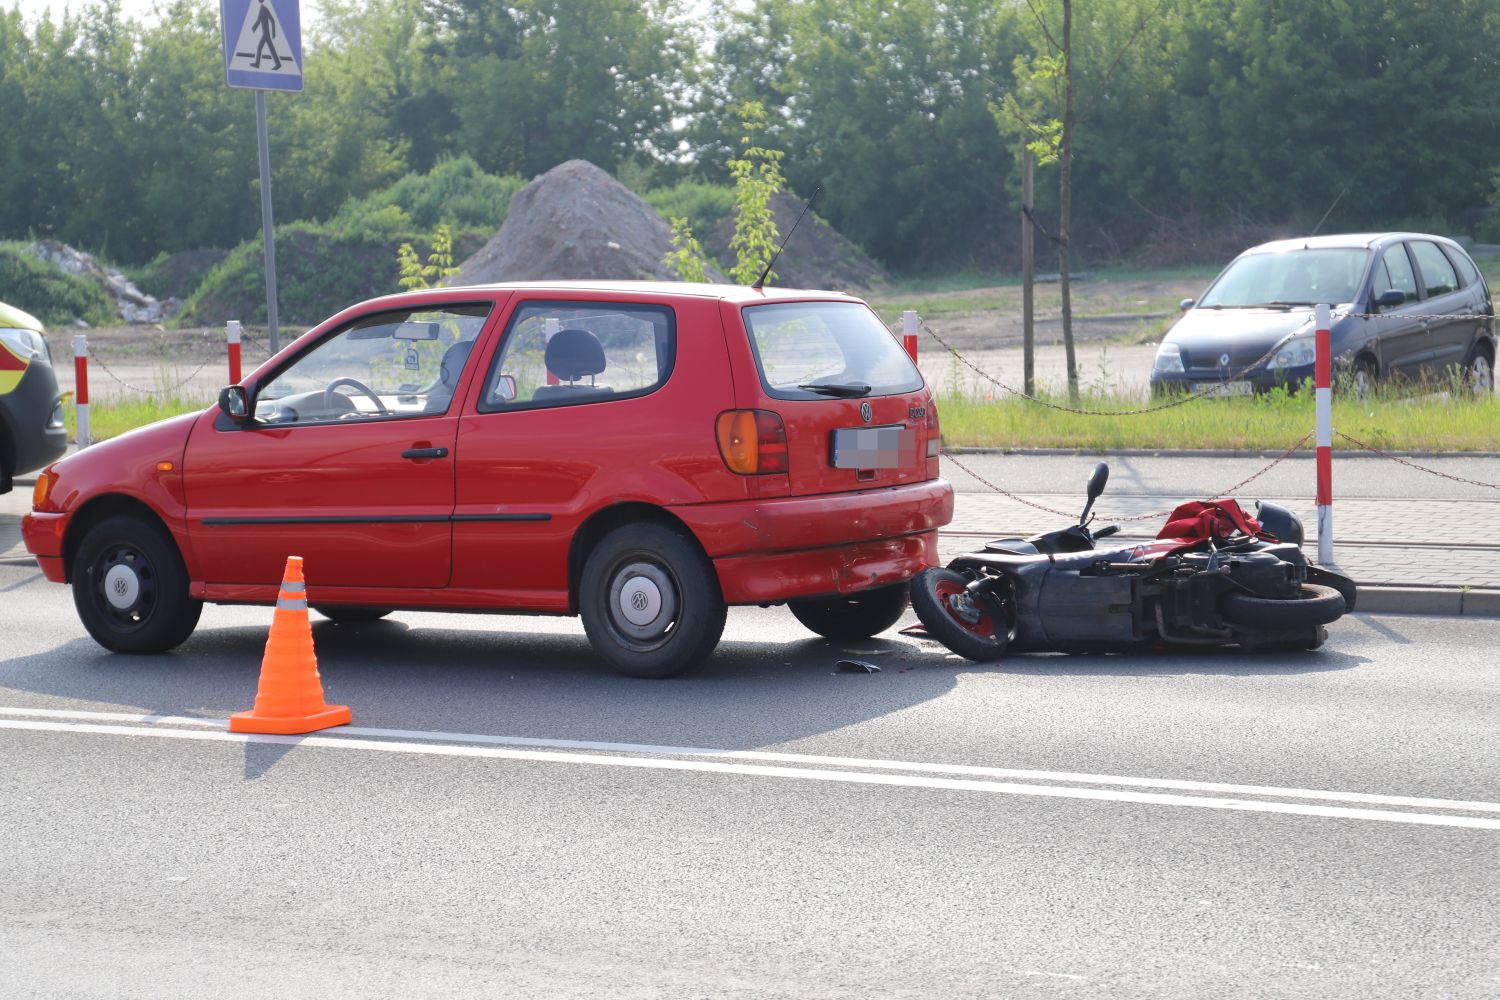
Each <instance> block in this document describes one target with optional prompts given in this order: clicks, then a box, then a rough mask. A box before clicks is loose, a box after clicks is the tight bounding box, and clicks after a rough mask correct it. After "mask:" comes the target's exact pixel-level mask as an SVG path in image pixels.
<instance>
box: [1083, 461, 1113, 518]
mask: <svg viewBox="0 0 1500 1000" xmlns="http://www.w3.org/2000/svg"><path fill="white" fill-rule="evenodd" d="M1108 483H1109V465H1108V464H1107V463H1105V462H1100V463H1098V464H1097V465H1095V466H1094V471H1093V472H1090V473H1089V486H1088V492H1089V502H1088V503H1086V504H1084V505H1083V513H1082V514H1080V515H1078V523H1079V524H1087V523H1088V520H1089V511H1091V510H1093V509H1094V501H1095V500H1098V499H1099V496H1100V494H1102V493H1103V492H1104V487H1105V486H1106V485H1107V484H1108Z"/></svg>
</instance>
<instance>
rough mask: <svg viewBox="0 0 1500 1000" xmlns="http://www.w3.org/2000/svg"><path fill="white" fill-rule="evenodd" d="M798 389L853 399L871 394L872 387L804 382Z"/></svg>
mask: <svg viewBox="0 0 1500 1000" xmlns="http://www.w3.org/2000/svg"><path fill="white" fill-rule="evenodd" d="M797 388H799V389H806V390H807V391H808V392H816V393H819V394H820V395H824V396H838V397H839V398H841V399H853V398H854V397H855V396H868V395H869V394H870V387H869V386H867V385H853V384H849V385H845V384H843V383H839V382H803V383H802V384H801V385H799V386H797Z"/></svg>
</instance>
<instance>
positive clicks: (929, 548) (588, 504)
mask: <svg viewBox="0 0 1500 1000" xmlns="http://www.w3.org/2000/svg"><path fill="white" fill-rule="evenodd" d="M938 451H939V438H938V421H937V412H936V410H935V408H934V406H933V400H932V394H931V393H930V392H929V391H928V389H927V386H926V384H925V383H924V382H923V380H922V376H921V373H920V372H918V370H917V368H916V366H915V365H914V364H912V362H911V360H910V359H909V358H908V357H907V356H906V353H905V352H904V351H903V350H902V349H901V346H900V345H899V343H898V342H897V341H896V339H895V338H894V337H893V336H892V335H891V334H890V333H889V331H887V330H886V328H885V326H884V324H882V323H881V321H880V319H879V318H878V317H876V316H875V314H874V313H873V312H872V311H871V310H870V308H869V307H868V306H866V305H865V304H864V303H863V302H861V301H859V300H858V299H854V298H850V297H847V296H844V295H840V294H837V293H830V292H806V291H793V290H789V289H765V290H757V289H751V288H744V287H730V286H715V285H698V284H671V283H644V282H642V283H635V282H614V283H604V282H565V283H534V284H524V285H522V284H509V285H493V286H484V287H468V288H447V289H440V290H431V291H422V292H411V293H406V294H402V295H393V296H388V297H385V298H380V299H374V300H371V301H369V302H365V303H362V304H360V305H358V306H354V307H353V308H350V309H347V310H345V311H344V312H341V313H339V314H338V315H337V316H334V317H333V318H332V319H329V320H328V321H326V322H324V323H323V324H321V325H319V326H317V327H315V328H314V329H312V330H311V331H309V332H308V333H307V334H306V335H304V336H303V337H301V338H299V339H298V340H297V341H296V342H295V343H293V344H291V345H290V346H288V347H287V348H286V349H285V350H283V351H282V352H281V353H280V354H278V355H276V356H275V357H274V358H272V359H271V360H270V361H268V362H266V364H264V365H262V366H261V367H260V368H259V369H258V370H257V371H256V372H255V373H254V374H252V375H251V376H250V377H249V378H247V379H245V380H244V382H243V383H242V384H240V385H236V386H230V387H228V388H226V389H225V390H224V391H223V392H222V393H221V395H220V399H219V405H218V406H216V407H213V408H211V409H209V410H208V411H206V412H204V413H199V414H185V415H183V416H180V417H175V418H172V419H169V420H164V421H162V422H160V423H157V424H152V425H151V426H149V427H143V428H140V429H138V430H135V431H132V432H130V433H128V434H124V435H121V436H120V437H118V438H114V439H112V440H109V441H106V442H104V443H102V444H98V445H95V446H93V447H91V448H88V449H87V450H85V451H82V452H79V453H77V454H75V455H72V456H70V457H68V458H65V459H63V460H62V461H59V462H57V463H55V464H54V465H52V466H50V467H49V468H47V469H46V470H45V471H44V472H43V473H42V474H41V475H40V477H39V478H38V481H37V486H36V494H35V500H34V503H33V508H34V509H33V511H32V513H31V514H29V515H28V516H27V517H26V518H25V521H24V525H23V530H24V534H25V538H26V544H27V547H28V548H29V549H30V550H31V552H32V553H33V554H34V555H35V556H36V557H37V561H38V562H39V563H40V564H41V567H42V570H43V571H44V572H45V573H46V575H47V578H48V579H49V580H52V581H55V582H59V583H66V582H71V584H72V588H73V596H74V601H75V603H76V605H77V607H78V613H79V617H80V618H81V619H82V621H83V624H84V627H85V628H87V629H88V631H89V633H90V634H91V635H92V636H93V637H94V638H95V639H96V640H97V641H98V642H99V643H100V644H101V645H103V646H105V647H106V648H108V649H111V650H115V651H117V652H122V653H156V652H162V651H164V650H167V649H171V648H173V647H174V646H177V645H178V644H179V643H181V642H183V641H184V640H185V639H187V637H188V636H189V635H190V634H191V633H192V631H193V628H194V626H195V625H196V624H197V621H198V615H199V612H200V610H201V608H202V605H203V602H205V601H212V602H217V603H235V604H238V603H250V604H274V603H275V601H276V595H277V586H278V584H279V582H280V579H281V573H282V569H283V566H284V563H285V561H286V557H287V556H288V555H291V554H295V555H300V556H302V557H303V558H304V559H305V560H306V566H307V576H308V580H309V593H310V596H311V599H312V602H313V605H314V607H315V608H316V609H317V610H319V611H320V612H322V613H323V614H324V615H326V616H327V617H329V618H332V619H333V620H334V621H339V622H359V621H371V620H374V619H377V618H380V617H382V616H383V615H386V614H388V613H389V612H390V611H392V610H394V609H397V608H404V609H423V610H447V611H471V612H472V611H511V612H523V613H540V614H557V615H572V614H578V615H581V616H582V618H583V624H584V628H585V630H586V631H587V633H588V637H589V640H590V642H591V643H592V644H593V647H594V649H595V650H596V651H597V652H598V653H599V655H600V656H602V657H603V658H604V659H605V660H607V661H608V662H609V663H610V664H611V665H613V666H614V667H615V668H616V669H618V670H620V671H621V672H623V673H626V674H632V675H637V676H651V677H657V676H667V675H670V674H673V673H677V672H678V671H681V670H683V669H684V668H686V667H689V666H691V665H693V664H695V663H697V662H698V661H700V660H701V659H703V658H704V657H706V656H707V655H708V654H709V653H710V652H711V651H712V650H713V648H714V646H715V645H716V644H717V642H718V640H719V637H720V634H721V633H722V631H723V627H724V619H725V609H726V607H727V606H728V605H732V604H741V605H744V604H759V605H766V604H777V603H782V602H785V603H787V604H788V605H790V607H791V610H792V612H793V613H794V614H795V615H796V616H797V618H798V619H799V620H800V621H801V622H802V623H803V624H805V625H806V626H808V627H809V628H810V629H812V630H813V631H815V632H817V633H820V634H822V635H825V636H828V637H830V638H836V639H854V638H864V637H867V636H871V635H874V634H876V633H877V632H880V631H882V630H884V629H886V628H889V627H890V626H891V625H893V624H894V623H895V622H896V620H897V619H898V618H899V617H900V615H901V613H902V611H903V610H904V609H905V607H906V592H907V581H908V580H909V579H910V578H911V577H912V576H913V575H915V574H916V573H917V572H918V571H919V570H921V569H923V568H925V567H927V566H931V565H935V564H936V563H937V552H936V544H937V530H938V528H939V527H941V526H942V525H944V524H947V523H948V521H949V520H950V519H951V517H952V513H953V491H952V489H951V487H950V486H949V485H948V483H947V482H946V481H944V480H943V479H941V478H940V477H939V475H938Z"/></svg>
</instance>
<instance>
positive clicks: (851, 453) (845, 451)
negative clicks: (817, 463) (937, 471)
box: [833, 424, 915, 469]
mask: <svg viewBox="0 0 1500 1000" xmlns="http://www.w3.org/2000/svg"><path fill="white" fill-rule="evenodd" d="M912 442H913V438H912V433H911V431H909V430H907V429H906V428H905V427H903V426H901V425H900V424H896V425H893V426H890V427H845V428H843V429H841V430H836V431H834V432H833V467H834V468H835V469H895V468H899V467H900V466H901V464H902V462H901V457H902V455H903V454H904V453H905V452H907V451H910V450H911V448H912V447H914V446H913V444H912ZM913 454H915V452H913Z"/></svg>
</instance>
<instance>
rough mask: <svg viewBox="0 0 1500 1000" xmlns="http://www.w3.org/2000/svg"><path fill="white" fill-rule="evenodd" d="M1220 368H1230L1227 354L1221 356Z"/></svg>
mask: <svg viewBox="0 0 1500 1000" xmlns="http://www.w3.org/2000/svg"><path fill="white" fill-rule="evenodd" d="M1219 367H1220V368H1228V367H1229V355H1227V354H1221V355H1219Z"/></svg>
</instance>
